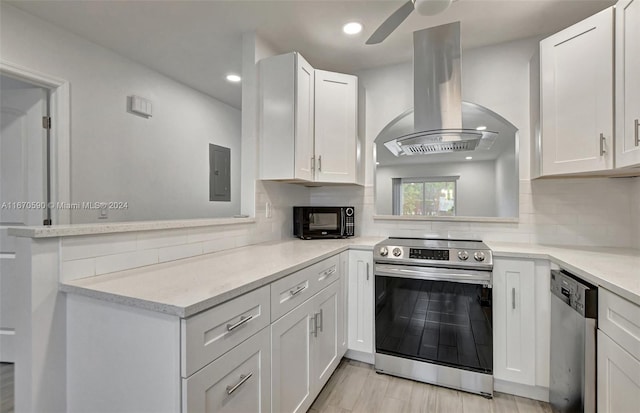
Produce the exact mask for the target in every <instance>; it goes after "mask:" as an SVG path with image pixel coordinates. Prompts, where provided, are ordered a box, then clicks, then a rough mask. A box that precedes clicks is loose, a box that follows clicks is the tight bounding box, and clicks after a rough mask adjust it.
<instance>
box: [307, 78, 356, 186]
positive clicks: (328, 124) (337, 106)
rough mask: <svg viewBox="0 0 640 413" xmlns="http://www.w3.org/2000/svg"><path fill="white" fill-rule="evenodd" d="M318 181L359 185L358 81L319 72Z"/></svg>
mask: <svg viewBox="0 0 640 413" xmlns="http://www.w3.org/2000/svg"><path fill="white" fill-rule="evenodd" d="M315 78H316V82H315V83H316V89H315V93H316V102H315V114H316V116H315V154H316V169H317V172H316V180H317V181H320V182H344V183H355V182H356V144H357V140H358V136H357V126H358V125H357V120H358V110H357V108H358V78H357V77H355V76H351V75H345V74H342V73H333V72H327V71H324V70H316V72H315Z"/></svg>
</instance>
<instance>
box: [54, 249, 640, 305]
mask: <svg viewBox="0 0 640 413" xmlns="http://www.w3.org/2000/svg"><path fill="white" fill-rule="evenodd" d="M383 239H384V238H381V237H372V238H351V239H345V240H313V241H302V240H287V241H277V242H268V243H263V244H256V245H250V246H246V247H242V248H235V249H231V250H226V251H221V252H216V253H213V254H206V255H201V256H198V257H193V258H187V259H181V260H177V261H171V262H167V263H163V264H154V265H150V266H146V267H141V268H136V269H132V270H127V271H121V272H116V273H111V274H105V275H100V276H95V277H89V278H83V279H79V280H75V281H69V282H66V283H61V285H60V289H61V291H65V292H67V293H75V294H81V295H85V296H89V297H94V298H97V299H101V300H105V301H110V302H114V303H119V304H125V305H130V306H134V307H138V308H143V309H147V310H152V311H158V312H162V313H167V314H171V315H175V316H178V317H189V316H191V315H194V314H196V313H199V312H201V311H204V310H206V309H209V308H211V307H214V306H216V305H218V304H221V303H222V302H224V301H227V300H230V299H232V298H234V297H237V296H239V295H242V294H244V293H246V292H249V291H251V290H254V289H256V288H258V287H261V286H263V285H266V284H269V283H271V282H273V281H275V280H277V279H279V278H281V277H284V276H285V275H288V274H291V273H293V272H295V271H298V270H300V269H302V268H304V267H307V266H309V265H311V264H314V263H316V262H319V261H321V260H323V259H325V258H328V257H330V256H332V255H335V254H338V253H340V252H342V251H345V250H347V249H350V248H351V249H364V250H371V249H372V247H373V246H374V245H375V244H377V243H378V242H380V241H382V240H383ZM486 244H487V245H489V247H490V248H491V249H492V250H493V251H494V255H495V256H496V257H515V258H533V259H548V260H551V262H554V263H556V264H557V265H558V266H560V267H561V268H563V269H566V270H567V271H569V272H572V273H574V274H575V275H578V276H580V277H583V278H584V279H586V280H587V281H589V282H591V283H592V284H596V285H598V286H601V287H604V288H606V289H608V290H610V291H612V292H614V293H616V294H618V295H620V296H622V297H624V298H626V299H628V300H630V301H632V302H634V303H636V304H638V305H640V251H639V250H631V249H627V250H620V249H618V248H579V247H575V248H571V247H556V246H544V245H534V244H512V243H497V242H486Z"/></svg>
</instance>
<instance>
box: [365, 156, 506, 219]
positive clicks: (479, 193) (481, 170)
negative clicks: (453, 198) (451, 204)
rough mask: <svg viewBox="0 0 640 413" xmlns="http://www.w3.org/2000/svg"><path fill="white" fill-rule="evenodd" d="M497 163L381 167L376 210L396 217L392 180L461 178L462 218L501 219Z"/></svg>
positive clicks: (459, 182)
mask: <svg viewBox="0 0 640 413" xmlns="http://www.w3.org/2000/svg"><path fill="white" fill-rule="evenodd" d="M495 173H496V168H495V163H494V162H493V161H487V162H465V163H437V164H431V165H394V166H378V167H377V171H376V207H377V211H376V212H377V213H378V214H380V215H391V214H392V207H393V203H392V192H393V191H392V190H391V186H392V184H391V179H392V178H415V177H426V176H460V179H458V181H457V197H458V199H457V202H456V204H457V214H456V215H458V216H470V217H471V216H487V217H491V216H497V215H496V214H497V211H496V191H495V185H494V182H495V180H496V177H495Z"/></svg>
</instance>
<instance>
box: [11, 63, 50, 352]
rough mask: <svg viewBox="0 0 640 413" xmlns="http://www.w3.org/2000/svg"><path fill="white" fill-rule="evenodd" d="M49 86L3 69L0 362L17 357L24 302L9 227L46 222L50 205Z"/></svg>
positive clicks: (13, 243) (13, 242)
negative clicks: (18, 323) (18, 77)
mask: <svg viewBox="0 0 640 413" xmlns="http://www.w3.org/2000/svg"><path fill="white" fill-rule="evenodd" d="M48 95H49V93H48V90H47V89H44V88H42V87H39V86H36V85H34V84H30V83H27V82H24V81H21V80H16V79H13V78H10V77H7V76H4V75H0V362H14V361H15V343H14V339H15V326H16V320H17V317H18V314H17V313H18V309H19V307H20V305H19V302H17V300H18V299H19V298H18V297H17V295H16V294H15V293H14V292H15V291H17V288H18V285H19V284H17V283H18V281H19V280H17V275H16V271H15V269H14V260H15V253H16V248H15V240H14V238H13V237H10V236H8V234H7V228H8V227H15V226H34V225H42V224H43V223H45V220H47V219H50V216H51V214H50V209H49V205H48V198H49V197H48V191H49V184H48V182H49V173H48V170H49V162H48V158H49V156H48V154H49V151H48V148H49V145H48V142H49V141H48V124H46V125H45V123H44V120H45V119H47V118H48V116H49V98H48Z"/></svg>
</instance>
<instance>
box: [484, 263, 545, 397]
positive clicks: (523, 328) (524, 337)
mask: <svg viewBox="0 0 640 413" xmlns="http://www.w3.org/2000/svg"><path fill="white" fill-rule="evenodd" d="M534 274H535V264H534V262H533V261H527V260H506V259H496V260H495V263H494V266H493V337H494V342H493V360H494V366H493V368H494V372H493V375H494V377H495V378H496V379H501V380H505V381H510V382H515V383H520V384H528V385H532V386H533V385H535V381H536V374H535V373H536V372H535V359H536V358H535V354H536V349H535V342H536V341H535V339H536V334H535V331H536V330H535V300H534V295H535V294H534Z"/></svg>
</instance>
